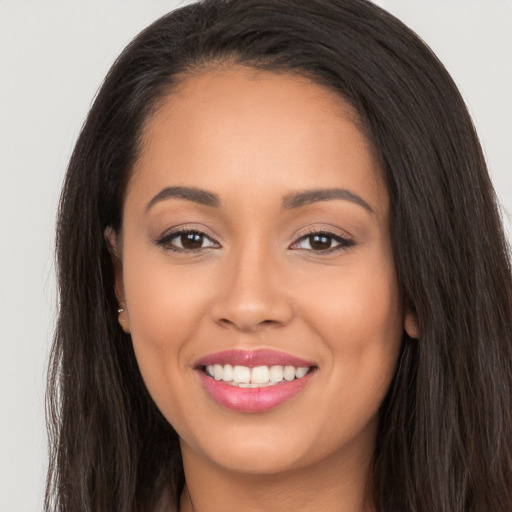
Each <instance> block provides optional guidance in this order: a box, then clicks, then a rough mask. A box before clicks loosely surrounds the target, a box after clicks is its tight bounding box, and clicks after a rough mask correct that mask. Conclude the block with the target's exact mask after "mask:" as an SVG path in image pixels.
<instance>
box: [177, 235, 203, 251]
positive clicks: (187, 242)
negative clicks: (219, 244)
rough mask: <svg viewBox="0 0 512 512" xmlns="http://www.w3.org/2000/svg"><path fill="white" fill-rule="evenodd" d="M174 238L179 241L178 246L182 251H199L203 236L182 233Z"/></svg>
mask: <svg viewBox="0 0 512 512" xmlns="http://www.w3.org/2000/svg"><path fill="white" fill-rule="evenodd" d="M176 238H177V239H178V240H179V241H180V243H179V244H178V246H181V247H183V249H199V248H200V247H202V246H203V239H204V235H202V234H200V233H183V234H181V235H179V236H178V237H176Z"/></svg>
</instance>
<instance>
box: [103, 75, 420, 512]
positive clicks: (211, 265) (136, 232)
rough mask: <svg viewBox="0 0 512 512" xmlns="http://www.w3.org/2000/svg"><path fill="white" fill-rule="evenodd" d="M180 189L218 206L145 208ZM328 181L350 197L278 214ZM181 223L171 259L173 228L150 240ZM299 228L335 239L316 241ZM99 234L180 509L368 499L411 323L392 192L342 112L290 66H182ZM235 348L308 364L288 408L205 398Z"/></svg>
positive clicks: (292, 506) (364, 502)
mask: <svg viewBox="0 0 512 512" xmlns="http://www.w3.org/2000/svg"><path fill="white" fill-rule="evenodd" d="M176 186H180V187H194V188H200V189H203V190H207V191H209V192H211V193H214V194H216V195H217V196H218V198H219V203H220V205H219V206H218V207H212V206H207V205H204V204H198V203H197V202H195V201H191V200H188V199H185V198H176V197H167V198H160V200H158V199H155V200H153V202H152V199H153V198H155V196H157V195H158V194H159V193H160V192H161V191H162V190H163V189H165V188H166V187H176ZM333 188H335V189H342V190H347V191H350V193H351V194H352V196H350V197H352V199H349V198H347V197H344V198H343V197H342V198H333V199H329V200H322V201H315V202H311V203H308V204H305V205H302V206H300V207H297V208H283V204H282V203H283V198H284V197H286V196H287V195H289V194H291V193H296V192H302V191H305V190H312V189H333ZM345 196H346V194H345ZM355 196H357V197H358V198H360V199H361V200H362V201H364V203H366V205H367V206H368V207H365V206H364V205H363V203H362V202H361V201H358V200H353V197H355ZM151 202H152V204H151V205H150V206H149V207H148V204H149V203H151ZM177 226H180V227H181V228H187V229H193V230H197V231H200V232H203V233H205V235H206V237H205V238H203V239H202V242H201V243H202V245H201V243H200V244H199V249H198V250H196V251H191V250H184V249H181V250H179V251H178V252H173V251H172V250H171V249H172V247H176V246H177V245H179V243H180V242H181V241H182V240H183V239H182V238H180V237H179V236H176V237H175V238H174V239H172V238H170V237H167V239H166V242H165V244H163V245H162V243H159V242H158V241H159V240H161V239H162V237H163V236H164V235H166V234H169V233H170V232H171V231H172V230H173V229H174V228H176V227H177ZM312 230H313V231H318V232H328V233H331V234H332V235H329V236H330V238H329V236H328V238H327V247H331V249H332V248H335V247H341V250H336V251H334V250H331V252H325V251H323V252H322V251H320V250H318V249H315V248H312V245H311V242H312V241H313V240H312V239H311V237H310V236H309V233H310V232H311V231H312ZM109 236H110V238H111V242H112V244H113V246H114V247H115V252H116V254H117V257H116V268H117V275H116V293H117V296H118V298H119V300H120V303H121V304H122V307H123V308H124V309H125V311H124V312H123V313H122V315H121V324H122V326H123V328H124V329H125V330H126V331H127V332H130V333H131V335H132V339H133V344H134V348H135V352H136V356H137V360H138V363H139V366H140V369H141V372H142V375H143V378H144V381H145V383H146V385H147V387H148V389H149V392H150V393H151V396H152V397H153V399H154V400H155V403H156V404H157V406H158V407H159V409H160V410H161V411H162V413H163V414H164V416H165V417H166V418H167V419H168V421H169V422H170V423H171V424H172V425H173V426H174V428H175V429H176V431H177V432H178V434H179V436H180V440H181V448H182V453H183V461H184V468H185V474H186V481H187V485H186V488H185V490H184V492H183V494H182V499H181V507H180V510H181V511H182V512H187V511H192V510H194V511H196V512H209V511H212V512H213V511H218V510H224V511H227V512H229V511H235V510H236V511H240V510H244V511H256V510H265V511H276V512H277V511H280V512H283V511H288V510H290V511H293V512H297V511H306V510H307V511H311V510H322V511H336V512H343V511H361V510H371V509H372V506H371V501H370V500H369V499H368V496H369V494H368V489H369V468H370V463H371V458H372V454H373V450H374V443H375V436H376V427H377V422H378V409H379V406H380V404H381V403H382V400H383V398H384V396H385V394H386V391H387V389H388V387H389V384H390V381H391V379H392V376H393V373H394V370H395V367H396V363H397V357H398V354H399V350H400V345H401V340H402V335H403V330H404V326H406V328H407V329H408V331H409V332H410V333H411V334H412V335H415V334H417V333H416V329H417V326H416V320H415V318H414V315H413V313H412V312H409V311H405V310H404V307H403V304H402V300H401V294H400V290H399V286H398V282H397V277H396V272H395V267H394V261H393V253H392V248H391V241H390V232H389V198H388V194H387V191H386V188H385V186H384V183H383V181H382V178H381V172H380V170H379V168H378V166H377V164H376V161H375V159H374V158H373V156H372V152H371V149H370V147H369V144H368V141H367V140H366V138H365V136H364V135H363V134H362V132H361V130H360V129H359V128H358V123H357V116H356V115H355V114H354V112H353V111H352V110H351V108H350V107H349V106H348V105H347V104H345V103H344V102H343V101H342V100H341V99H340V98H339V97H338V96H337V95H335V94H334V93H333V92H331V91H330V90H328V89H326V88H323V87H321V86H319V85H316V84H314V83H313V82H311V81H309V80H307V79H306V78H302V77H297V76H293V75H277V74H272V73H268V72H261V71H254V70H250V69H247V68H243V67H240V66H231V67H229V66H225V67H217V68H212V69H209V70H206V71H202V72H196V73H193V74H189V75H187V76H186V77H184V80H183V81H182V82H181V83H180V85H179V86H178V87H177V89H175V90H174V91H173V92H172V93H171V94H169V96H168V97H166V98H165V100H164V101H163V102H162V104H161V105H160V108H159V109H158V110H157V112H156V113H155V114H153V116H152V117H151V118H150V119H149V120H148V122H147V124H146V126H145V131H144V138H143V144H142V152H141V155H140V158H139V159H138V161H137V163H136V166H135V168H134V171H133V174H132V177H131V178H130V181H129V184H128V188H127V193H126V199H125V204H124V212H123V226H122V231H121V233H119V234H118V235H117V236H116V235H114V234H113V233H110V235H109ZM339 237H341V238H342V239H345V240H349V242H346V241H344V240H342V241H341V242H340V241H339V240H340V238H339ZM232 348H242V349H249V350H254V349H268V348H270V349H275V350H280V351H283V352H287V353H290V354H293V355H295V356H298V357H301V358H304V359H307V360H311V361H314V362H315V364H316V366H317V367H318V369H317V371H316V373H315V375H314V376H313V378H311V380H310V382H309V384H308V385H307V386H306V387H305V388H304V389H303V390H302V391H301V392H300V393H299V394H298V395H296V396H295V397H293V398H292V399H291V400H289V401H288V402H286V403H285V404H282V405H280V406H279V407H276V408H275V409H272V410H270V411H266V412H263V413H253V414H251V413H239V412H235V411H232V410H228V409H225V408H223V407H222V406H220V405H219V404H217V403H216V402H215V401H214V400H212V398H211V397H210V396H209V395H208V394H207V393H206V392H205V390H204V388H203V387H202V385H201V383H200V380H199V378H198V375H197V370H195V369H194V362H195V361H197V360H198V359H199V358H201V357H204V356H205V355H207V354H211V353H213V352H217V351H221V350H227V349H232Z"/></svg>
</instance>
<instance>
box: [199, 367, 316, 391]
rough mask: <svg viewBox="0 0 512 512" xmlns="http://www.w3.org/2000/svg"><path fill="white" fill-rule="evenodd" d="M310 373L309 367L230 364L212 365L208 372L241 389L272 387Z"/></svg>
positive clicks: (216, 378)
mask: <svg viewBox="0 0 512 512" xmlns="http://www.w3.org/2000/svg"><path fill="white" fill-rule="evenodd" d="M308 371H309V366H304V367H300V368H296V367H295V366H279V365H276V366H270V367H269V366H255V367H253V368H249V367H248V366H238V365H237V366H231V365H230V364H225V365H221V364H210V365H208V366H207V367H206V372H207V373H208V375H210V377H213V378H214V379H215V380H222V381H224V382H226V383H228V384H231V385H233V386H239V387H261V386H272V385H274V384H277V383H279V382H283V381H291V380H294V379H295V378H297V379H300V378H302V377H304V375H306V373H308Z"/></svg>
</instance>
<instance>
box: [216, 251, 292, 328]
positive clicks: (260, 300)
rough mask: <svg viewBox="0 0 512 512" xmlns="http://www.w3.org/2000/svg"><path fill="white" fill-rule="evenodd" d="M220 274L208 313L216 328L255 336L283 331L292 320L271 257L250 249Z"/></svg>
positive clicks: (287, 297) (289, 298)
mask: <svg viewBox="0 0 512 512" xmlns="http://www.w3.org/2000/svg"><path fill="white" fill-rule="evenodd" d="M226 263H227V262H226ZM223 274H224V275H223V276H220V279H219V281H220V282H221V284H220V286H219V288H218V290H217V293H216V294H215V296H216V299H215V303H214V306H213V308H212V310H211V314H212V318H213V320H214V321H215V322H216V323H217V324H219V325H221V326H223V327H231V328H234V329H236V330H238V331H240V332H257V331H260V330H261V329H263V328H265V327H282V326H284V325H286V324H288V323H289V322H290V321H291V320H292V318H293V314H294V309H293V304H292V299H291V297H289V296H288V295H287V293H286V284H285V282H284V281H283V278H282V272H280V270H279V268H278V265H277V264H276V262H275V261H274V260H273V258H272V257H271V256H269V255H268V254H263V253H262V252H261V251H258V250H257V249H254V248H253V250H249V251H246V252H245V254H241V255H239V256H238V257H235V258H233V261H231V262H229V263H227V264H226V266H225V267H224V269H223Z"/></svg>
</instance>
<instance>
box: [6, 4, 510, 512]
mask: <svg viewBox="0 0 512 512" xmlns="http://www.w3.org/2000/svg"><path fill="white" fill-rule="evenodd" d="M305 1H306V0H305ZM183 3H186V2H177V1H160V0H145V1H143V0H139V1H131V0H117V1H115V0H102V1H88V2H87V3H86V2H79V1H77V0H60V1H51V0H50V1H32V2H30V1H26V0H10V1H9V0H4V1H1V0H0V512H14V511H16V512H29V511H30V512H32V511H37V510H41V509H42V505H41V504H42V495H43V486H44V475H45V470H46V464H47V458H46V432H45V426H44V382H45V371H46V364H47V358H48V350H49V345H50V342H51V336H52V331H53V328H54V321H55V302H56V294H55V279H54V273H53V270H54V269H53V242H54V235H53V230H54V218H55V210H56V205H57V200H58V196H59V188H60V184H61V181H62V178H63V175H64V170H65V167H66V163H67V160H68V158H69V156H70V153H71V150H72V147H73V144H74V141H75V139H76V137H77V135H78V132H79V129H80V127H81V124H82V122H83V120H84V118H85V115H86V113H87V111H88V108H89V106H90V104H91V101H92V98H93V97H94V94H95V92H96V90H97V88H98V86H99V84H100V83H101V80H102V79H103V77H104V75H105V74H106V72H107V70H108V68H109V67H110V65H111V63H112V61H113V60H114V58H115V57H116V56H117V54H118V53H119V52H120V51H121V49H122V48H123V47H124V46H125V44H126V43H128V41H129V40H130V39H131V38H132V37H133V36H134V35H135V34H136V33H137V32H138V31H139V30H140V29H142V28H143V27H144V26H146V25H147V24H148V23H150V22H151V21H153V20H154V19H156V18H157V17H159V16H160V15H162V14H164V13H165V12H167V11H169V10H171V9H172V8H173V7H174V6H176V5H178V4H183ZM376 3H378V4H379V5H382V6H383V7H385V8H387V9H388V10H389V11H391V12H392V13H394V14H395V15H397V16H398V17H400V18H401V19H402V20H403V21H404V22H405V23H406V24H408V25H409V26H410V27H411V28H413V29H414V30H415V31H416V32H417V33H418V34H419V35H420V36H421V37H422V38H423V39H424V40H425V41H426V42H427V43H428V44H429V45H430V46H431V47H432V49H433V50H434V51H435V52H436V53H437V54H438V56H439V57H440V58H441V60H442V61H443V62H444V63H445V65H446V67H447V68H448V70H449V71H450V72H451V73H452V75H453V77H454V78H455V80H456V82H457V83H458V85H459V87H460V88H461V90H462V93H463V95H464V97H465V99H466V101H467V103H468V105H469V108H470V111H471V113H472V115H473V118H474V121H475V124H476V127H477V129H478V131H479V133H480V136H481V138H482V142H483V146H484V149H485V153H486V156H487V159H488V163H489V167H490V169H491V174H492V178H493V181H494V183H495V186H496V189H497V192H498V195H499V197H500V199H501V201H502V204H503V206H504V208H505V209H506V210H508V211H512V173H511V167H512V142H511V139H512V101H511V99H510V91H512V1H511V0H380V1H378V2H376ZM506 225H507V230H508V232H509V233H510V225H511V224H510V220H506Z"/></svg>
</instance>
